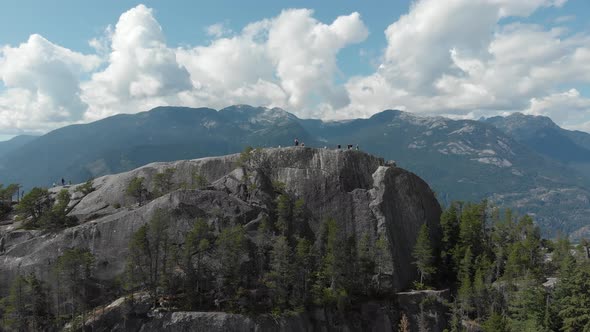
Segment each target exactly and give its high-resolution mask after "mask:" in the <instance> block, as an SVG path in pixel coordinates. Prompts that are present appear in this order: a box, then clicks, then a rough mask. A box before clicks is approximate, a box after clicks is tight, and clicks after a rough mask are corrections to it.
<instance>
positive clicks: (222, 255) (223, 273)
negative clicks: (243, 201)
mask: <svg viewBox="0 0 590 332" xmlns="http://www.w3.org/2000/svg"><path fill="white" fill-rule="evenodd" d="M215 247H216V255H217V257H218V259H219V262H220V266H219V269H218V271H217V289H218V293H219V294H223V295H224V296H226V298H227V299H231V298H233V297H234V296H235V295H236V292H237V290H238V287H239V285H240V281H241V277H242V274H241V273H240V269H241V267H242V264H243V263H244V262H245V261H246V260H247V259H248V255H247V252H246V234H245V231H244V228H243V227H242V226H241V225H236V226H233V227H228V228H225V229H223V230H222V231H221V233H220V234H219V236H218V237H217V240H216V241H215ZM230 305H233V303H230Z"/></svg>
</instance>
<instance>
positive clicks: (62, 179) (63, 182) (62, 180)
mask: <svg viewBox="0 0 590 332" xmlns="http://www.w3.org/2000/svg"><path fill="white" fill-rule="evenodd" d="M61 185H62V186H65V185H66V180H65V179H64V178H61Z"/></svg>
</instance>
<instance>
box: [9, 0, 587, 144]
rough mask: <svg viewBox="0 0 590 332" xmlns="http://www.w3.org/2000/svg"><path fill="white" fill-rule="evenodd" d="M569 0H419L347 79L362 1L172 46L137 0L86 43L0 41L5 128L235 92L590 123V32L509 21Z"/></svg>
mask: <svg viewBox="0 0 590 332" xmlns="http://www.w3.org/2000/svg"><path fill="white" fill-rule="evenodd" d="M564 2H565V1H564V0H527V1H511V0H449V1H439V0H422V1H417V2H415V3H414V4H413V5H412V6H411V8H410V10H409V12H408V13H407V14H406V15H403V16H402V17H400V18H399V19H398V20H396V21H393V20H392V23H391V25H389V27H387V29H386V30H385V31H384V39H385V40H386V42H387V46H386V48H385V49H383V50H382V51H381V56H380V58H379V64H380V65H379V66H378V67H377V68H376V69H375V71H374V73H372V74H370V75H366V76H356V77H349V78H346V79H345V81H344V82H342V80H337V78H339V77H341V70H340V68H339V65H338V54H339V53H340V51H341V50H342V49H344V48H346V47H349V46H351V45H355V44H360V43H363V41H364V40H365V39H366V38H367V36H368V34H369V31H368V29H367V27H366V25H365V24H364V22H363V20H362V17H361V15H360V14H359V13H356V12H354V13H350V14H348V15H343V16H339V17H336V18H335V19H334V20H333V21H332V22H329V23H324V22H320V21H318V20H317V19H316V18H314V13H313V11H312V10H308V9H288V10H284V11H282V12H281V13H280V14H279V15H278V16H276V17H272V18H268V19H264V20H261V21H257V22H252V23H250V24H248V25H247V26H245V27H243V28H242V30H241V31H237V32H233V31H231V30H230V29H229V28H227V26H226V25H225V23H219V24H214V25H212V26H209V27H206V31H207V33H208V35H209V36H210V37H211V38H212V39H211V41H210V43H209V44H207V45H196V46H183V47H171V46H169V45H168V44H167V43H166V36H165V33H164V31H163V29H162V27H161V26H160V24H159V23H158V21H157V20H156V16H155V14H154V12H153V10H152V9H150V8H148V7H146V6H144V5H139V6H137V7H135V8H132V9H130V10H128V11H127V12H125V13H123V14H122V15H121V17H120V18H119V20H118V22H117V23H116V24H115V25H114V26H113V27H109V28H108V29H107V30H106V31H105V33H104V35H101V36H97V37H96V38H94V39H92V40H91V41H90V45H91V46H92V47H93V48H94V49H95V54H82V53H79V52H76V51H73V50H69V49H66V48H64V47H61V46H59V45H56V44H54V43H52V42H50V41H48V40H46V39H44V38H43V37H42V36H40V35H32V36H30V38H29V40H27V41H26V42H23V43H22V44H20V45H18V46H10V45H5V46H2V47H0V81H1V83H2V84H1V85H0V133H1V134H18V133H23V132H37V133H39V132H46V131H48V130H51V129H54V128H56V127H59V126H63V125H66V124H70V123H79V122H88V121H93V120H97V119H101V118H104V117H106V116H110V115H114V114H118V113H136V112H140V111H145V110H147V109H149V108H151V107H155V106H159V105H182V106H193V107H200V106H208V107H213V108H220V107H224V106H227V105H231V104H240V103H244V104H252V105H261V106H268V107H275V106H277V107H282V108H285V109H286V110H288V111H291V112H293V113H295V114H297V115H298V116H301V117H314V118H323V119H344V118H353V117H368V116H371V115H372V114H374V113H377V112H379V111H382V110H384V109H390V108H399V109H405V110H408V111H411V112H416V113H422V114H441V115H450V116H455V117H472V118H474V117H479V116H482V115H483V116H486V115H494V114H497V113H505V112H512V111H522V112H525V113H529V114H538V115H549V116H551V117H553V118H554V119H555V120H556V121H557V122H558V123H559V124H561V125H565V126H566V127H570V128H578V129H585V130H590V99H588V98H586V97H584V96H583V95H582V94H581V93H580V91H579V90H578V89H577V88H576V87H578V86H580V85H584V84H588V83H590V35H588V34H585V33H571V32H570V31H568V30H567V29H565V28H563V27H561V26H560V25H559V24H560V23H561V22H566V21H563V20H558V21H556V22H555V23H554V24H552V25H547V26H544V25H543V26H542V25H537V24H533V23H523V22H521V21H519V20H518V18H524V17H527V16H529V15H531V14H532V13H533V12H534V11H536V10H538V9H539V8H542V7H560V6H562V5H563V4H564ZM507 17H510V18H516V19H511V20H510V22H512V23H504V20H503V19H505V18H507ZM570 19H571V18H570ZM373 33H379V32H373ZM2 85H3V86H4V87H3V88H2Z"/></svg>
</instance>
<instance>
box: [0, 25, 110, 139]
mask: <svg viewBox="0 0 590 332" xmlns="http://www.w3.org/2000/svg"><path fill="white" fill-rule="evenodd" d="M99 64H100V59H99V58H98V57H97V56H94V55H84V54H81V53H77V52H73V51H71V50H68V49H66V48H63V47H60V46H58V45H55V44H53V43H51V42H49V41H48V40H46V39H45V38H43V37H42V36H40V35H36V34H35V35H31V36H30V37H29V39H28V40H27V41H26V42H24V43H22V44H20V45H19V46H16V47H11V46H4V47H2V48H0V79H1V80H2V82H3V84H4V86H5V89H4V91H0V131H2V132H4V133H10V134H17V133H20V132H23V131H26V132H43V131H46V130H47V129H51V128H54V127H56V126H60V125H64V124H69V123H71V122H73V121H78V120H80V119H82V117H83V115H84V112H85V111H86V108H87V107H88V105H87V104H86V103H84V102H83V101H82V100H81V99H80V93H81V91H80V76H81V75H82V74H83V73H87V72H90V71H92V70H94V69H95V68H96V67H97V66H98V65H99Z"/></svg>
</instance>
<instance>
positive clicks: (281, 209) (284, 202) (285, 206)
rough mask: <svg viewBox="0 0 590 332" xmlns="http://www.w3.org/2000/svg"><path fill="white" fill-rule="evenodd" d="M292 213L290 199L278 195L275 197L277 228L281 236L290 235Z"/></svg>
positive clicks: (283, 195)
mask: <svg viewBox="0 0 590 332" xmlns="http://www.w3.org/2000/svg"><path fill="white" fill-rule="evenodd" d="M292 213H293V211H292V206H291V198H290V197H289V196H288V195H287V194H280V195H279V196H278V197H277V228H278V230H279V233H280V234H281V235H284V236H288V235H289V234H290V229H291V221H292V217H293V214H292Z"/></svg>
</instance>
